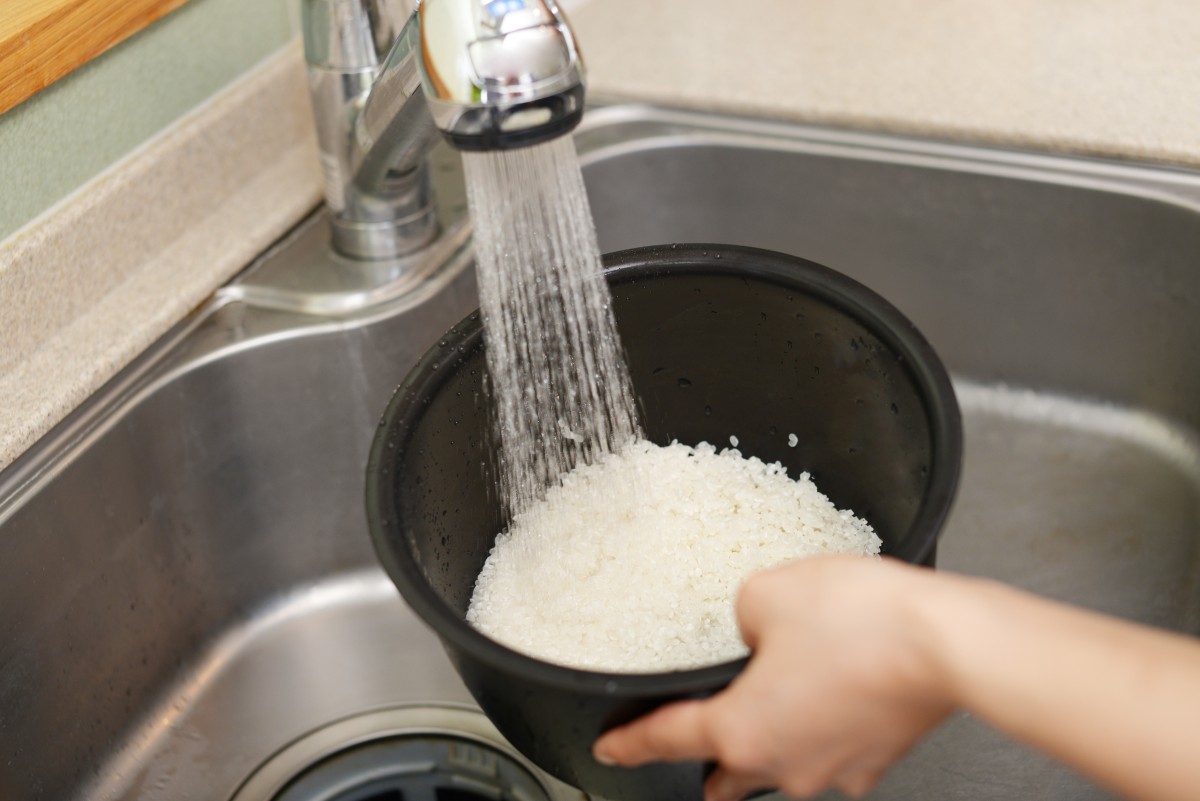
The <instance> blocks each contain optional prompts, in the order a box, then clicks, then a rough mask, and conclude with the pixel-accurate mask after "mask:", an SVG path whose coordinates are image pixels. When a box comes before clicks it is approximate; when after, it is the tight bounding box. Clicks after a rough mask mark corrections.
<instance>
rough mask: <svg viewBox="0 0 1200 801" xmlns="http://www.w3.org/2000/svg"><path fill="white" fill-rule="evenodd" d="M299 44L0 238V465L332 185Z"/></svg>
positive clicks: (171, 323)
mask: <svg viewBox="0 0 1200 801" xmlns="http://www.w3.org/2000/svg"><path fill="white" fill-rule="evenodd" d="M317 165H318V161H317V156H316V145H315V141H314V139H313V133H312V123H311V118H310V112H309V110H308V98H307V91H306V88H305V85H304V66H303V61H302V58H301V55H300V51H299V48H298V47H297V46H295V45H294V44H293V45H289V46H288V47H287V48H285V49H284V50H283V51H281V52H279V53H278V54H276V55H275V56H273V57H271V58H270V59H268V60H267V61H266V62H264V63H263V64H262V65H260V67H259V68H257V69H256V70H254V71H253V72H251V73H250V74H249V75H247V77H245V78H244V79H242V80H241V81H239V82H238V83H237V84H235V85H234V86H232V87H230V88H229V89H227V90H226V91H224V92H222V93H221V94H219V95H218V96H217V97H215V98H214V99H213V100H212V101H210V102H209V103H207V104H206V105H205V106H203V107H202V108H200V109H197V110H196V111H195V112H194V113H193V114H191V115H189V116H188V117H187V118H185V119H184V120H182V121H181V122H180V123H179V124H177V125H176V126H173V127H172V128H171V129H170V130H169V131H167V132H165V133H164V134H163V135H161V136H160V137H158V138H156V139H154V140H152V141H151V142H149V143H147V145H145V146H143V147H142V148H141V149H139V150H138V151H137V152H136V153H134V154H133V155H131V156H130V157H129V158H127V159H125V160H124V161H122V162H121V163H120V164H118V165H116V167H115V168H113V169H111V170H109V171H107V172H106V173H105V174H104V175H102V176H100V177H99V178H98V179H96V180H95V181H93V182H91V183H89V184H88V185H87V186H85V187H84V188H83V189H81V190H80V191H79V192H76V193H75V194H74V195H72V196H71V197H70V198H68V199H67V200H66V201H64V202H63V203H61V204H59V205H58V206H57V207H55V208H54V209H51V210H50V211H49V212H48V213H47V214H45V215H43V216H41V217H39V218H38V219H37V220H35V221H34V223H32V224H31V225H29V226H26V228H24V229H22V230H21V231H19V232H18V233H17V234H15V235H14V236H12V237H10V238H9V239H7V240H5V241H4V242H3V243H0V297H3V298H4V314H5V325H4V326H3V330H2V331H0V468H2V467H4V466H6V465H7V464H9V463H11V462H12V461H13V460H14V459H15V458H16V457H17V456H19V455H20V454H21V453H23V452H24V451H25V450H27V449H28V448H29V447H30V446H31V445H32V444H33V443H34V442H36V441H37V440H38V439H39V438H40V437H42V436H43V435H44V434H46V433H47V432H48V431H49V430H50V429H51V428H52V427H53V426H54V425H55V424H57V423H58V422H59V421H61V420H62V419H63V418H64V417H66V415H67V414H69V413H70V412H71V411H72V410H74V409H75V408H76V407H78V406H79V404H80V403H82V402H83V401H84V400H85V399H87V398H88V397H89V396H90V395H92V394H93V393H94V392H95V391H96V390H97V389H99V388H100V386H102V385H103V384H104V383H105V382H106V381H108V380H109V379H110V378H112V377H113V376H114V375H116V373H117V372H118V371H120V370H121V368H123V367H124V366H125V365H127V364H128V363H129V362H130V361H132V359H133V358H134V357H136V356H137V355H138V354H139V353H141V352H142V351H144V350H145V349H146V348H147V347H149V346H150V345H151V344H152V343H153V342H154V341H155V340H156V339H158V338H159V337H160V336H162V335H163V334H164V333H165V332H166V331H167V330H169V329H170V328H171V327H172V326H173V325H175V324H176V323H178V322H179V321H180V320H181V319H183V318H184V317H185V316H186V315H187V314H188V313H189V312H190V311H191V310H192V309H194V308H196V307H197V306H198V305H200V304H201V303H202V302H203V301H204V300H205V299H206V298H207V297H209V296H210V295H211V294H212V292H213V290H214V289H215V288H216V287H218V286H220V285H221V284H223V283H225V282H226V281H227V280H228V279H229V278H230V277H231V276H233V275H234V274H235V273H236V272H237V271H238V270H240V269H241V268H242V267H244V266H245V265H246V264H248V263H249V262H250V261H251V260H252V259H253V258H254V257H255V256H256V255H258V254H259V253H260V252H262V251H263V250H264V249H265V248H266V247H267V246H268V245H269V244H270V243H271V242H273V241H275V240H276V239H278V238H279V236H280V235H282V234H283V233H284V232H285V231H287V229H288V228H290V227H291V226H292V225H294V224H295V222H296V220H298V219H299V218H300V217H301V216H302V215H303V214H304V213H306V212H307V211H308V210H310V209H311V208H313V206H315V205H316V204H317V203H318V202H319V200H320V174H319V169H318V166H317Z"/></svg>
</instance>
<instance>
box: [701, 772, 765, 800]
mask: <svg viewBox="0 0 1200 801" xmlns="http://www.w3.org/2000/svg"><path fill="white" fill-rule="evenodd" d="M771 789H774V788H773V787H772V783H771V781H770V779H767V778H765V777H762V776H756V775H754V774H752V773H739V772H737V771H732V770H727V769H725V768H717V769H716V770H714V771H713V772H712V775H710V776H709V777H708V781H706V782H705V783H704V801H741V799H743V798H745V797H746V796H748V795H750V794H751V793H754V792H758V791H762V790H771Z"/></svg>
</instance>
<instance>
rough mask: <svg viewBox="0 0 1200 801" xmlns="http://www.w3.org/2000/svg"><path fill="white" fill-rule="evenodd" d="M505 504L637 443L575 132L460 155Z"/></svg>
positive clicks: (526, 503) (535, 494)
mask: <svg viewBox="0 0 1200 801" xmlns="http://www.w3.org/2000/svg"><path fill="white" fill-rule="evenodd" d="M463 169H464V173H465V176H466V184H467V200H468V203H469V204H470V210H471V217H472V220H473V221H474V228H475V231H474V236H475V258H476V269H477V272H478V277H479V296H480V307H481V309H482V312H483V322H484V336H485V338H486V340H487V364H488V372H489V376H490V379H491V394H492V398H493V403H494V405H495V408H496V416H497V424H498V427H499V430H500V445H501V459H500V471H501V476H500V486H501V495H502V498H503V499H504V502H505V504H506V508H507V509H508V510H509V511H510V512H512V513H513V514H516V513H520V512H524V511H525V510H527V509H529V507H530V505H531V504H532V503H533V502H534V501H536V500H538V499H539V498H541V497H542V495H543V494H544V492H545V489H546V488H547V487H548V486H551V485H552V484H554V483H557V481H558V479H559V477H560V476H561V475H562V474H563V473H565V472H568V471H569V470H571V469H572V468H573V467H575V466H576V465H580V464H591V463H593V462H594V461H595V460H596V459H597V458H599V457H600V456H602V455H604V454H606V453H612V452H616V451H619V450H621V449H622V448H623V447H624V446H625V445H627V444H628V443H629V442H630V441H632V440H634V439H636V438H638V437H640V436H641V429H640V426H639V424H638V417H637V409H636V403H635V400H634V395H633V390H632V386H631V383H630V380H629V371H628V368H627V367H626V365H625V360H624V353H623V351H622V349H621V345H620V340H619V338H618V335H617V330H616V324H615V321H614V318H613V314H612V307H611V301H612V298H611V294H610V292H609V289H608V284H607V282H605V281H604V280H603V278H602V277H601V273H602V265H601V261H600V250H599V245H598V244H597V240H596V228H595V224H594V223H593V221H592V213H591V208H590V206H589V205H588V199H587V193H586V191H585V190H584V185H583V176H582V174H581V172H580V169H579V161H578V158H577V156H576V153H575V143H574V140H573V139H572V138H571V137H570V136H560V137H558V138H557V139H554V140H552V141H550V142H546V143H544V144H539V145H533V146H531V147H526V148H520V149H517V150H503V151H496V152H485V153H464V154H463Z"/></svg>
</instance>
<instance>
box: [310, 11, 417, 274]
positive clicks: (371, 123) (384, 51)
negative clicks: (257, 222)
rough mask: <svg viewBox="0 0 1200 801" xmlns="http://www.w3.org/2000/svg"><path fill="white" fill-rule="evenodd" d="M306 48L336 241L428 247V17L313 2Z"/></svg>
mask: <svg viewBox="0 0 1200 801" xmlns="http://www.w3.org/2000/svg"><path fill="white" fill-rule="evenodd" d="M302 12H303V30H304V50H305V57H306V60H307V61H308V78H309V93H310V95H311V99H312V105H313V115H314V118H315V121H316V128H317V144H318V147H319V149H320V157H321V168H322V171H323V173H324V176H325V197H326V201H327V203H328V205H329V207H330V210H331V211H332V213H333V214H332V226H333V246H334V249H335V250H337V251H338V252H339V253H341V254H343V255H345V256H349V257H351V258H356V259H363V260H379V259H394V258H399V257H402V256H405V255H407V254H409V253H413V252H415V251H417V250H420V249H421V248H423V247H424V246H426V245H427V244H428V243H429V242H430V241H431V240H432V239H433V238H434V236H436V234H437V228H438V227H437V218H436V214H435V204H434V197H433V191H432V188H431V183H430V180H429V174H428V173H429V171H428V167H427V165H426V158H425V157H426V156H427V155H428V153H429V151H430V149H431V148H432V147H433V146H434V144H436V142H437V140H438V131H437V128H436V127H435V126H434V124H433V120H432V118H431V117H430V115H429V112H428V111H427V109H426V105H425V98H424V95H423V93H422V92H421V78H420V69H419V66H418V64H417V58H416V56H417V54H418V52H419V39H420V30H419V19H418V17H417V15H416V13H415V12H414V13H412V14H409V15H408V16H407V19H406V20H404V19H401V14H400V13H399V12H398V9H397V4H396V3H395V2H394V0H393V1H392V2H388V0H304V2H303V4H302Z"/></svg>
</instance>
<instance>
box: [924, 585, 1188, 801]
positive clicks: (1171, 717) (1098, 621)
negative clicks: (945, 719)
mask: <svg viewBox="0 0 1200 801" xmlns="http://www.w3.org/2000/svg"><path fill="white" fill-rule="evenodd" d="M943 590H944V591H943V592H941V593H938V594H935V595H936V596H937V597H936V598H933V599H931V600H932V604H933V605H931V606H930V608H929V620H930V621H932V626H933V630H934V632H935V638H936V642H937V650H938V652H939V654H940V656H941V664H942V666H943V668H944V669H945V672H946V681H947V682H948V685H949V687H950V688H951V692H952V693H953V695H954V696H955V701H956V702H957V703H958V704H959V705H960V706H961V707H963V708H964V709H967V710H969V711H971V712H972V713H974V714H976V715H977V716H979V717H980V718H983V719H984V720H986V721H988V722H989V723H991V724H992V725H994V726H995V727H997V728H998V729H1001V730H1003V731H1005V732H1007V733H1008V734H1010V735H1012V736H1013V737H1015V738H1017V739H1020V740H1023V741H1025V742H1027V743H1030V744H1031V745H1033V746H1035V747H1037V748H1040V749H1042V750H1044V751H1046V752H1047V753H1049V754H1051V755H1053V756H1055V757H1057V758H1058V759H1060V760H1062V761H1063V762H1065V763H1067V764H1069V765H1072V766H1073V767H1075V768H1076V769H1077V770H1079V771H1080V772H1082V773H1084V774H1086V775H1088V776H1090V777H1092V778H1093V779H1095V780H1096V781H1098V782H1100V783H1102V784H1104V785H1106V786H1108V787H1110V788H1111V789H1114V790H1116V791H1117V792H1120V793H1122V794H1124V795H1126V796H1127V797H1129V798H1133V799H1146V800H1147V801H1149V800H1150V799H1153V800H1154V801H1167V800H1168V799H1170V800H1173V799H1181V800H1182V799H1193V800H1194V799H1197V798H1200V644H1198V643H1197V642H1196V641H1193V640H1191V639H1188V638H1185V637H1182V636H1177V635H1172V634H1167V633H1164V632H1158V631H1154V630H1151V629H1147V628H1144V627H1140V626H1136V625H1133V624H1130V623H1125V622H1122V621H1117V620H1113V619H1109V618H1105V617H1102V616H1100V615H1096V614H1092V613H1089V612H1085V611H1082V610H1078V609H1075V608H1072V607H1068V606H1064V605H1061V604H1057V603H1053V602H1050V601H1045V600H1042V599H1039V598H1036V597H1033V596H1030V595H1026V594H1024V593H1021V592H1018V591H1016V590H1013V589H1010V588H1006V587H1003V586H1001V585H997V584H992V583H990V582H983V581H977V580H972V579H965V578H955V577H946V578H945V580H944V586H943Z"/></svg>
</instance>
